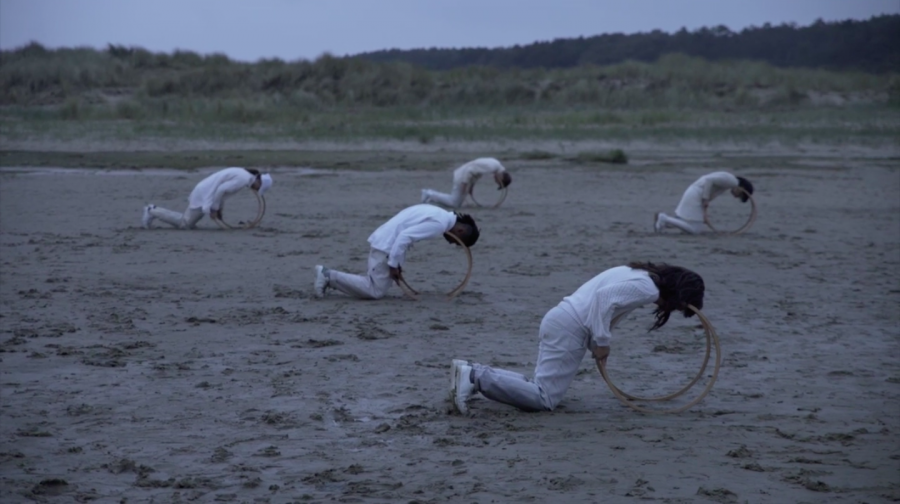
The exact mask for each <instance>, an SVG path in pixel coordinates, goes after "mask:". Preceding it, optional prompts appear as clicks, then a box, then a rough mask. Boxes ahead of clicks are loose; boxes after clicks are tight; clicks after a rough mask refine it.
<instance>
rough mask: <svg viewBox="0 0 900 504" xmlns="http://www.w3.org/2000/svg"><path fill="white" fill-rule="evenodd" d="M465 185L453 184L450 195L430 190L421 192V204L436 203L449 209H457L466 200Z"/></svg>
mask: <svg viewBox="0 0 900 504" xmlns="http://www.w3.org/2000/svg"><path fill="white" fill-rule="evenodd" d="M465 189H466V184H453V189H451V190H450V194H447V193H442V192H437V191H434V190H432V189H424V190H423V191H422V196H423V197H422V203H438V204H440V205H444V206H445V207H450V208H459V207H461V206H462V204H463V201H465V199H466V191H465Z"/></svg>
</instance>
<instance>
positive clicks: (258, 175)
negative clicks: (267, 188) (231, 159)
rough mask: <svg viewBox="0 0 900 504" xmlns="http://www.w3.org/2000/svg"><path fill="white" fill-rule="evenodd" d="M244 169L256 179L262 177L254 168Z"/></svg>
mask: <svg viewBox="0 0 900 504" xmlns="http://www.w3.org/2000/svg"><path fill="white" fill-rule="evenodd" d="M244 169H245V170H247V171H248V172H250V173H252V174H253V175H255V176H256V178H259V177H260V176H262V174H261V173H259V170H257V169H255V168H244Z"/></svg>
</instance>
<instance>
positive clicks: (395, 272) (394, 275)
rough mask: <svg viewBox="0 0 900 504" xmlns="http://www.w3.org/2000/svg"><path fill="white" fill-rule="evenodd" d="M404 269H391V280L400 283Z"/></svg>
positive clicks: (398, 267)
mask: <svg viewBox="0 0 900 504" xmlns="http://www.w3.org/2000/svg"><path fill="white" fill-rule="evenodd" d="M402 272H403V269H402V268H401V267H400V266H397V267H396V268H391V280H393V281H395V282H398V283H399V282H400V275H401V274H402Z"/></svg>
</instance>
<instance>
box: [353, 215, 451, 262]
mask: <svg viewBox="0 0 900 504" xmlns="http://www.w3.org/2000/svg"><path fill="white" fill-rule="evenodd" d="M454 224H456V214H454V213H453V212H448V211H447V210H444V209H443V208H439V207H436V206H434V205H413V206H411V207H409V208H406V209H404V210H402V211H400V213H398V214H397V215H395V216H393V217H392V218H391V220H389V221H387V222H385V223H384V224H382V225H381V226H379V227H378V229H376V230H375V232H374V233H372V234H371V235H370V236H369V244H370V245H371V246H372V248H373V249H375V250H380V251H382V252H384V253H386V254H387V255H388V266H390V267H392V268H396V267H398V266H403V262H404V260H405V259H406V250H407V249H409V248H410V247H411V246H412V244H413V243H415V242H417V241H419V240H426V239H428V238H436V237H439V236H443V234H444V233H446V232H447V231H449V230H450V228H452V227H453V225H454Z"/></svg>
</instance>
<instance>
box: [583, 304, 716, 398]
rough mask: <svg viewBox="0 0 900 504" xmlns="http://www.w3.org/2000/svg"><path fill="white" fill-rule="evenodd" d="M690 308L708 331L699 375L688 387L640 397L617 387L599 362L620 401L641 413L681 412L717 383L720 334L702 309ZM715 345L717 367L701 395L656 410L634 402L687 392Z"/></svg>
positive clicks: (601, 373)
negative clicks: (670, 407) (687, 401)
mask: <svg viewBox="0 0 900 504" xmlns="http://www.w3.org/2000/svg"><path fill="white" fill-rule="evenodd" d="M688 308H690V309H691V310H692V311H693V312H694V313H696V314H697V317H699V318H700V323H701V324H703V330H704V332H705V333H706V356H705V358H704V359H703V365H702V366H700V372H699V373H697V376H695V377H694V379H693V380H691V382H690V383H688V385H687V386H686V387H684V388H682V389H681V390H679V391H678V392H675V393H672V394H668V395H665V396H660V397H650V398H640V397H636V396H633V395H630V394H626V393H625V392H622V390H621V389H619V388H618V387H616V385H615V384H613V382H612V380H610V378H609V372H608V371H607V369H606V364H603V363H598V365H597V367H598V368H599V369H600V375H601V376H603V381H605V382H606V384H607V385H609V389H610V390H611V391H612V393H613V395H615V396H616V398H618V399H619V400H620V401H622V403H623V404H625V405H626V406H628V407H629V408H631V409H633V410H635V411H639V412H641V413H652V414H662V413H681V412H682V411H685V410H687V409H689V408H691V407H693V406H694V405H695V404H697V403H699V402H700V401H701V400H702V399H703V398H704V397H706V395H707V394H709V391H710V390H712V387H713V384H714V383H716V379H717V378H718V377H719V368H721V366H722V347H721V346H720V344H719V335H718V334H716V330H715V328H714V327H713V326H712V323H710V321H709V319H708V318H706V316H705V315H703V312H701V311H700V310H698V309H697V308H695V307H694V306H693V305H688ZM713 345H714V346H715V347H716V364H715V368H713V374H712V377H711V378H710V379H709V383H707V384H706V388H704V389H703V392H701V393H700V395H699V396H697V397H696V398H695V399H694V400H692V401H691V402H689V403H687V404H685V405H684V406H681V407H678V408H673V409H669V410H655V409H651V408H644V407H641V406H638V405H636V404H634V403H632V401H648V402H652V401H668V400H669V399H674V398H676V397H678V396H680V395H682V394H684V393H685V392H687V391H688V390H689V389H690V388H691V387H693V386H694V384H696V383H697V381H699V380H700V378H701V377H702V375H703V373H704V371H706V365H707V363H708V362H709V354H710V350H711V346H713Z"/></svg>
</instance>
